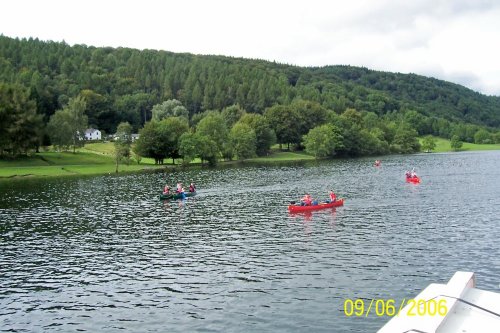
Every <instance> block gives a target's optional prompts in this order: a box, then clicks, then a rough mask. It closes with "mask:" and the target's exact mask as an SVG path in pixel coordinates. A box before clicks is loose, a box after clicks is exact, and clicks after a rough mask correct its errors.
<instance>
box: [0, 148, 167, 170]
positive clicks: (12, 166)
mask: <svg viewBox="0 0 500 333" xmlns="http://www.w3.org/2000/svg"><path fill="white" fill-rule="evenodd" d="M104 145H105V144H104ZM103 148H104V147H103ZM152 168H158V166H155V165H154V164H150V163H148V161H145V162H142V161H141V164H137V163H131V164H130V165H125V164H120V166H119V172H132V171H139V170H144V169H152ZM115 170H116V166H115V164H114V160H113V157H112V156H111V155H110V154H103V153H100V154H99V153H96V152H89V151H86V150H84V149H82V150H81V151H78V152H77V153H76V154H73V153H70V152H43V153H38V154H35V155H33V156H29V157H23V158H19V159H15V160H0V178H11V177H32V176H36V177H40V176H44V177H54V176H68V175H98V174H108V173H115Z"/></svg>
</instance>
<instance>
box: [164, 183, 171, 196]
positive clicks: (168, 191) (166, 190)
mask: <svg viewBox="0 0 500 333" xmlns="http://www.w3.org/2000/svg"><path fill="white" fill-rule="evenodd" d="M163 194H170V186H168V184H167V185H165V188H164V189H163Z"/></svg>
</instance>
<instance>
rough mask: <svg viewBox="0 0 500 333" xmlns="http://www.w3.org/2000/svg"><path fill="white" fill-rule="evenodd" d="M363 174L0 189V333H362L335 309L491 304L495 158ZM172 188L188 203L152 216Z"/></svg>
mask: <svg viewBox="0 0 500 333" xmlns="http://www.w3.org/2000/svg"><path fill="white" fill-rule="evenodd" d="M373 160H374V158H373V159H355V160H335V161H326V162H320V163H315V162H313V163H303V164H281V165H277V166H244V167H233V168H223V169H216V170H209V169H203V170H188V171H178V172H174V173H148V174H134V175H126V176H118V177H115V176H100V177H92V178H63V179H49V180H10V181H2V182H0V332H76V331H79V332H80V331H87V332H124V331H126V332H306V331H308V332H375V331H376V330H378V329H379V328H380V327H381V326H382V325H383V324H384V323H385V322H387V321H388V320H389V317H377V316H376V315H375V314H372V313H370V315H369V316H368V317H355V316H352V317H348V316H346V315H345V314H344V310H343V305H344V301H345V300H346V299H357V298H362V299H365V300H368V301H369V300H370V299H384V300H388V299H394V300H395V301H396V304H399V303H400V302H401V300H402V299H403V298H406V299H408V298H411V297H414V296H415V295H416V294H417V293H418V292H420V291H421V289H423V288H425V287H426V286H427V285H428V284H429V283H433V282H440V283H446V282H447V281H448V280H449V279H450V278H451V276H452V275H453V274H454V272H455V271H457V270H465V271H474V272H476V277H477V283H478V287H479V288H480V289H485V290H490V291H495V292H500V250H499V244H500V243H499V239H500V225H499V221H500V152H498V151H496V152H471V153H453V154H421V155H412V156H389V157H384V158H383V159H382V166H381V167H379V168H376V167H374V166H373V165H372V164H373ZM412 167H415V168H416V171H417V173H418V174H419V176H421V177H422V183H421V184H420V185H412V184H407V183H405V180H404V171H405V170H406V169H411V168H412ZM178 180H180V181H183V182H184V183H189V182H190V181H195V182H196V183H197V186H198V190H199V193H198V195H197V196H196V197H194V198H189V199H187V200H185V201H184V202H182V201H172V202H169V201H167V202H161V201H159V200H158V194H159V192H160V190H161V188H163V185H164V184H165V181H168V182H169V183H170V184H171V185H175V183H176V182H177V181H178ZM330 188H332V189H334V190H335V192H336V193H337V195H338V196H339V197H344V198H345V199H346V201H345V205H344V207H340V208H337V209H330V210H325V211H317V212H313V213H312V214H298V215H290V214H289V213H288V211H287V207H286V205H287V204H288V202H289V201H290V200H297V199H298V198H299V196H301V195H303V194H304V193H305V192H310V193H311V194H312V195H313V197H316V198H317V197H320V198H324V199H326V197H327V191H328V190H329V189H330Z"/></svg>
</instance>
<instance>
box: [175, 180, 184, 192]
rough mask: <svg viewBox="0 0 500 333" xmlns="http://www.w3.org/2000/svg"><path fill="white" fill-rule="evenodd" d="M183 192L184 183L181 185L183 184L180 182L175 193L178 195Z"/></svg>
mask: <svg viewBox="0 0 500 333" xmlns="http://www.w3.org/2000/svg"><path fill="white" fill-rule="evenodd" d="M181 190H182V183H181V182H178V183H177V187H176V190H175V192H176V193H181Z"/></svg>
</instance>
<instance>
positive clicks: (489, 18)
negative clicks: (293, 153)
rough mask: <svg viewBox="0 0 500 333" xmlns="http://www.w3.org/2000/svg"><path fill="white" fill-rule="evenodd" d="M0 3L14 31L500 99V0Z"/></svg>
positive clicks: (2, 22) (1, 29)
mask: <svg viewBox="0 0 500 333" xmlns="http://www.w3.org/2000/svg"><path fill="white" fill-rule="evenodd" d="M0 8H1V10H0V34H3V35H4V36H8V37H19V38H24V37H25V38H29V37H33V38H38V39H40V40H52V41H63V40H64V41H65V42H66V43H68V44H70V45H74V44H86V45H89V46H90V45H92V46H97V47H100V46H111V47H130V48H137V49H155V50H165V51H171V52H188V53H194V54H214V55H225V56H233V57H243V58H252V59H264V60H269V61H276V62H279V63H285V64H291V65H298V66H326V65H352V66H363V67H366V68H369V69H374V70H381V71H389V72H400V73H415V74H420V75H425V76H431V77H435V78H438V79H442V80H446V81H451V82H454V83H458V84H461V85H464V86H466V87H468V88H471V89H473V90H475V91H478V92H481V93H483V94H486V95H496V96H500V42H499V40H500V1H496V0H307V1H305V0H252V1H248V0H246V1H243V0H176V1H171V0H163V1H162V0H140V1H133V0H85V1H83V0H43V1H41V0H15V1H4V2H2V5H1V7H0Z"/></svg>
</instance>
